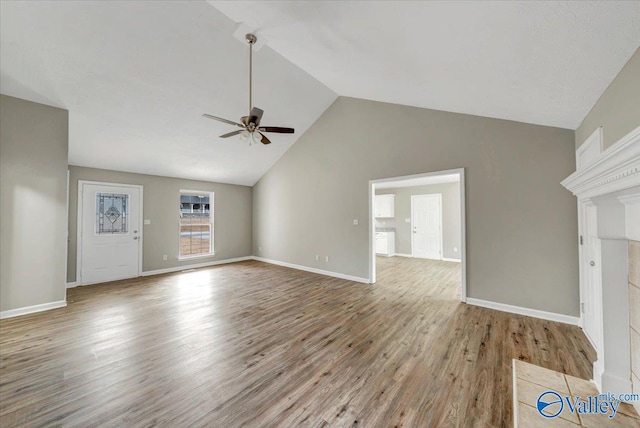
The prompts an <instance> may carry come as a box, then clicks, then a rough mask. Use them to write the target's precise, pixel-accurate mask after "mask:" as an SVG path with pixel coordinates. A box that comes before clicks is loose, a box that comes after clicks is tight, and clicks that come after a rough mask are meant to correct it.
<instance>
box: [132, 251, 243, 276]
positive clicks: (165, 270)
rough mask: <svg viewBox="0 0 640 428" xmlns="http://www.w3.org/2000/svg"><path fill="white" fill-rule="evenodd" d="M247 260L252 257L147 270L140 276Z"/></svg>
mask: <svg viewBox="0 0 640 428" xmlns="http://www.w3.org/2000/svg"><path fill="white" fill-rule="evenodd" d="M247 260H253V257H252V256H245V257H236V258H233V259H224V260H216V261H213V262H205V263H196V264H192V265H182V266H174V267H170V268H166V269H156V270H148V271H146V272H142V276H152V275H161V274H163V273H171V272H180V271H183V270H189V269H198V268H203V267H209V266H217V265H225V264H227V263H236V262H244V261H247Z"/></svg>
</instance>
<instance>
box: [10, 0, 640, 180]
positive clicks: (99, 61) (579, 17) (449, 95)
mask: <svg viewBox="0 0 640 428" xmlns="http://www.w3.org/2000/svg"><path fill="white" fill-rule="evenodd" d="M209 3H211V4H213V5H214V6H215V7H212V6H211V4H207V2H204V1H189V2H181V1H165V2H160V1H127V2H120V1H118V2H115V1H114V2H111V1H93V2H88V1H86V2H85V1H78V2H75V1H20V2H18V1H15V2H10V1H0V92H2V93H4V94H7V95H12V96H16V97H19V98H24V99H28V100H32V101H36V102H41V103H45V104H49V105H54V106H59V107H62V108H65V109H68V110H69V122H70V135H69V163H70V164H72V165H82V166H89V167H97V168H106V169H115V170H120V171H131V172H139V173H147V174H157V175H163V176H170V177H181V178H190V179H199V180H207V181H217V182H226V183H236V184H245V185H253V184H254V183H255V182H256V181H257V180H258V179H259V178H260V177H261V176H262V175H263V174H264V173H265V172H266V171H267V170H268V169H269V168H270V167H271V166H272V165H273V164H274V163H275V162H276V161H277V160H278V159H279V158H280V156H282V154H283V153H284V152H285V151H286V150H287V149H289V147H291V145H292V144H293V143H294V142H295V141H296V140H297V138H299V137H300V136H301V135H302V134H303V132H304V131H305V130H306V129H307V128H308V127H309V126H310V125H311V124H312V123H313V122H314V121H315V120H316V119H317V118H318V117H319V116H320V115H321V114H322V112H323V111H324V110H326V108H327V107H328V106H329V105H330V104H331V103H332V102H333V101H334V100H335V98H336V96H337V94H339V95H346V96H353V97H359V98H366V99H373V100H380V101H386V102H395V103H401V104H407V105H414V106H420V107H428V108H434V109H440V110H447V111H456V112H463V113H470V114H477V115H482V116H489V117H498V118H505V119H512V120H519V121H523V122H529V123H539V124H544V125H552V126H561V127H566V128H576V127H577V125H578V124H579V123H580V122H581V120H582V118H583V117H584V116H585V115H586V113H587V112H588V111H589V109H590V108H591V107H592V106H593V104H594V103H595V101H596V100H597V98H598V97H599V96H600V94H601V93H602V92H603V91H604V89H605V88H606V86H607V85H608V84H609V83H610V82H611V80H613V78H614V77H615V75H616V74H617V73H618V71H619V70H620V69H621V67H622V66H623V65H624V63H625V62H626V61H627V59H628V58H629V57H630V56H631V54H632V53H633V52H634V51H635V49H636V48H637V47H638V46H639V45H640V25H638V22H640V2H638V1H636V2H540V3H534V2H385V1H372V2H366V3H363V2H350V1H342V2H320V1H318V2H281V1H278V2H276V1H267V2H243V1H234V2H217V1H211V2H209ZM225 15H226V16H225ZM239 22H244V23H245V24H247V25H248V26H249V27H251V28H255V29H256V30H257V34H258V36H259V37H260V39H261V41H263V40H266V42H267V43H266V44H267V45H266V46H265V47H264V48H262V49H261V50H259V51H258V52H256V54H255V57H254V60H255V62H254V66H255V74H254V103H255V105H257V106H258V107H261V108H263V109H264V110H265V115H264V118H263V122H264V124H265V125H275V126H292V127H295V128H296V134H295V135H276V134H271V135H272V136H273V138H272V141H273V144H271V145H270V146H252V147H248V146H247V145H246V144H244V143H242V142H240V141H239V139H238V138H237V137H236V138H232V139H227V140H222V139H219V138H218V137H217V136H218V135H220V134H222V133H225V132H229V131H231V130H232V129H233V128H232V127H231V126H228V125H225V124H222V123H217V122H214V121H211V120H208V119H204V118H202V117H201V114H202V113H210V114H213V115H217V116H222V117H226V118H228V119H232V120H238V119H239V118H240V116H242V115H244V114H246V110H247V108H248V107H247V95H248V94H247V91H248V89H247V66H248V58H247V55H248V54H247V47H246V44H244V43H241V42H239V41H238V40H237V39H236V38H234V37H233V35H232V33H233V32H234V30H235V29H236V23H239Z"/></svg>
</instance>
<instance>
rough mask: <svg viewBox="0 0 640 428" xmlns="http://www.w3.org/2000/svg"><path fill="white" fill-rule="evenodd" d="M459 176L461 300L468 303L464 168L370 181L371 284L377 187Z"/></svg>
mask: <svg viewBox="0 0 640 428" xmlns="http://www.w3.org/2000/svg"><path fill="white" fill-rule="evenodd" d="M452 174H457V175H458V177H459V186H460V229H461V230H460V260H461V265H462V281H461V282H462V284H461V287H460V300H461V301H462V302H466V301H467V244H466V214H465V212H466V210H465V178H464V168H456V169H448V170H445V171H434V172H427V173H424V174H413V175H405V176H400V177H389V178H381V179H376V180H369V283H371V284H374V283H375V282H376V248H375V242H374V236H375V230H376V220H375V213H374V198H375V187H376V185H377V184H382V183H391V182H396V181H404V180H412V179H419V178H427V177H438V176H443V175H452Z"/></svg>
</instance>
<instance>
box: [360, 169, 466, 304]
mask: <svg viewBox="0 0 640 428" xmlns="http://www.w3.org/2000/svg"><path fill="white" fill-rule="evenodd" d="M464 184H465V179H464V168H459V169H452V170H446V171H435V172H429V173H424V174H415V175H408V176H402V177H391V178H383V179H378V180H371V181H369V214H370V218H369V219H370V222H369V223H370V233H369V278H370V282H371V283H372V284H373V283H375V282H376V279H377V277H378V272H377V269H378V268H381V269H394V274H397V273H398V272H409V271H411V272H412V273H411V275H415V274H416V272H418V275H433V276H436V275H442V276H443V277H448V278H460V280H459V287H460V288H459V296H460V300H461V301H463V302H465V301H466V295H467V290H466V288H467V284H466V283H467V281H466V261H467V257H466V236H465V235H466V227H465V223H466V219H465V186H464ZM407 275H408V273H407ZM407 280H412V279H411V278H407Z"/></svg>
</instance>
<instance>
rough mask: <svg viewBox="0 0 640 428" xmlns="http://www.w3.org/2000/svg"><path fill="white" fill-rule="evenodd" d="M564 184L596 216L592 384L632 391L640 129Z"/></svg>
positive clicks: (639, 218)
mask: <svg viewBox="0 0 640 428" xmlns="http://www.w3.org/2000/svg"><path fill="white" fill-rule="evenodd" d="M594 135H595V133H594ZM590 139H591V138H590ZM562 185H563V186H564V187H566V188H567V189H568V190H570V191H571V192H572V193H573V194H574V195H576V196H577V198H578V202H579V203H580V204H581V203H586V204H592V205H594V206H595V207H596V212H597V214H596V218H597V226H596V228H597V238H599V240H600V250H599V253H600V254H599V256H600V257H601V260H600V266H601V288H600V289H599V290H598V292H597V295H598V298H599V300H600V301H599V302H598V305H599V310H598V318H599V324H600V326H599V327H600V334H599V336H600V337H599V338H597V339H595V342H596V343H594V345H595V346H596V350H597V360H596V362H595V363H594V373H593V380H594V382H595V383H596V385H597V387H598V389H599V390H600V391H601V392H607V391H611V392H631V390H632V384H631V345H630V338H629V294H628V279H629V272H628V269H629V264H628V249H627V248H628V240H635V241H640V126H639V127H637V128H636V129H634V130H633V131H631V132H630V133H629V134H627V135H626V136H625V137H623V138H622V139H620V140H619V141H618V142H616V143H615V144H614V145H612V146H611V147H609V148H608V149H607V150H605V151H602V152H600V153H599V154H598V155H597V156H595V157H594V158H593V159H591V161H590V162H589V163H588V165H581V167H580V168H579V170H578V171H576V172H575V173H573V174H571V175H570V176H569V177H567V178H566V179H565V180H563V181H562ZM582 262H583V261H582V260H581V266H582ZM584 280H585V279H584V277H583V276H582V275H581V281H584ZM582 289H583V288H582V287H581V290H582ZM581 299H582V297H581ZM635 387H636V389H637V388H638V385H635ZM634 404H636V406H637V405H638V403H634Z"/></svg>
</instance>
